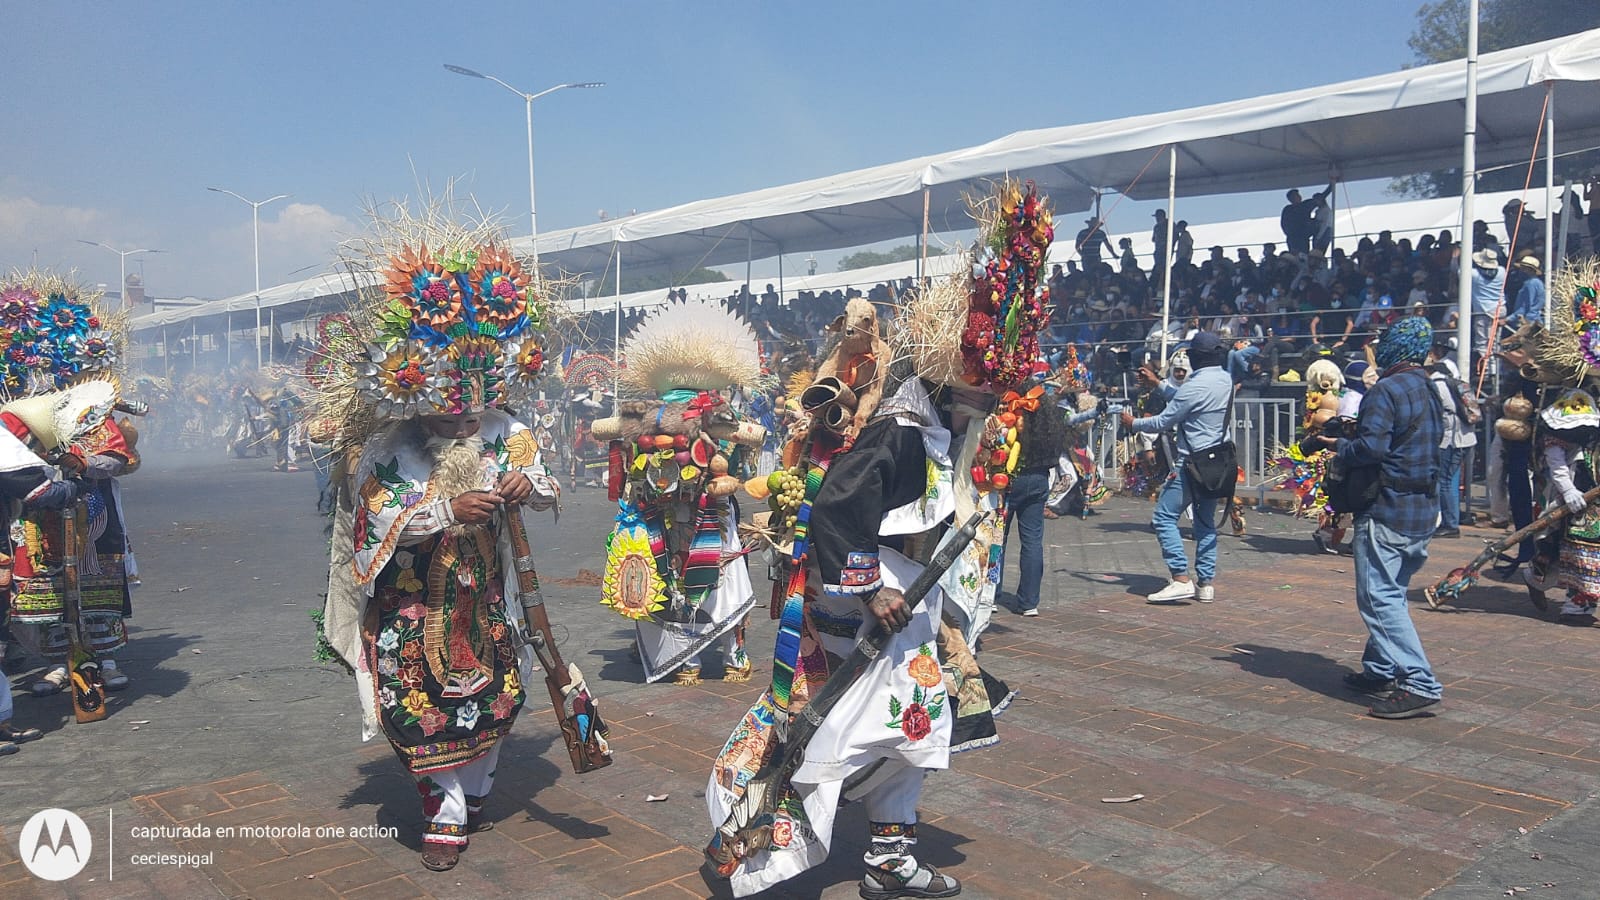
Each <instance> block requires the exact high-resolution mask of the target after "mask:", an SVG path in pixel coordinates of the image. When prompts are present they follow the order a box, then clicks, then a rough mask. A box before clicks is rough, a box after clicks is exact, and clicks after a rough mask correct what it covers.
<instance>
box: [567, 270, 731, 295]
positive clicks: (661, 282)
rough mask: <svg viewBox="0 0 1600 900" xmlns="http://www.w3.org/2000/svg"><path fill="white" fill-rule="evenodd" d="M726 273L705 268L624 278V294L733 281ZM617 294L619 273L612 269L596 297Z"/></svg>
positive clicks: (606, 275)
mask: <svg viewBox="0 0 1600 900" xmlns="http://www.w3.org/2000/svg"><path fill="white" fill-rule="evenodd" d="M732 280H733V279H731V278H729V277H728V276H727V275H726V274H725V273H722V272H719V271H717V270H716V269H707V268H705V267H704V266H702V267H700V268H698V269H694V270H693V271H690V272H684V273H673V274H661V273H658V274H655V275H627V274H624V275H623V276H622V292H623V293H624V294H631V293H634V292H636V291H654V290H666V289H667V288H675V287H683V286H684V285H689V284H712V283H714V282H718V281H732ZM616 292H617V272H616V270H615V269H611V270H609V271H607V272H606V274H605V277H604V278H601V279H600V286H599V287H597V288H595V296H597V297H604V296H606V295H608V294H614V293H616Z"/></svg>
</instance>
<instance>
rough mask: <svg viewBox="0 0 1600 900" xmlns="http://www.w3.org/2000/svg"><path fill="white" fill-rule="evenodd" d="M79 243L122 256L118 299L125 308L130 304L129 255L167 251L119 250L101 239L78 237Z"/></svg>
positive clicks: (145, 249)
mask: <svg viewBox="0 0 1600 900" xmlns="http://www.w3.org/2000/svg"><path fill="white" fill-rule="evenodd" d="M78 243H80V244H88V245H89V246H91V247H104V248H105V249H107V250H110V251H111V252H112V253H115V254H116V255H117V256H119V257H121V266H120V272H121V274H120V275H119V277H120V278H121V279H122V280H121V281H119V282H117V300H118V301H120V302H121V303H122V306H123V308H124V309H126V308H127V306H128V257H130V256H132V255H134V254H135V253H165V252H166V251H164V250H151V249H148V248H144V249H139V250H118V249H117V248H115V247H113V246H111V245H110V244H102V243H100V242H99V241H86V240H84V239H83V238H78Z"/></svg>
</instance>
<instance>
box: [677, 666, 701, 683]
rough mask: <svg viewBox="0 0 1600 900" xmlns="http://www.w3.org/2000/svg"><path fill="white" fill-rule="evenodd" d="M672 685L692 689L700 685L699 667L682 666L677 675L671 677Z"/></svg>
mask: <svg viewBox="0 0 1600 900" xmlns="http://www.w3.org/2000/svg"><path fill="white" fill-rule="evenodd" d="M672 683H673V684H676V685H679V686H681V687H692V686H694V685H697V684H699V683H700V667H699V666H693V667H690V666H684V667H683V668H681V669H679V670H678V674H677V675H674V676H673V677H672Z"/></svg>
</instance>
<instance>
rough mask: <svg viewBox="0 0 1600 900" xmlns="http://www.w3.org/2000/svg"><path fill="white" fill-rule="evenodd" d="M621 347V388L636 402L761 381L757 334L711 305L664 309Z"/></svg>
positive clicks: (681, 303) (697, 303)
mask: <svg viewBox="0 0 1600 900" xmlns="http://www.w3.org/2000/svg"><path fill="white" fill-rule="evenodd" d="M624 346H625V347H626V348H627V356H628V364H627V366H626V367H624V368H623V370H622V385H623V388H624V389H625V390H627V391H629V392H631V393H633V394H636V395H639V396H645V397H660V396H662V395H664V394H666V393H668V392H669V391H673V390H677V389H680V388H697V389H700V390H722V389H724V388H727V387H731V386H733V385H747V384H751V383H752V382H754V381H755V380H756V379H758V378H760V377H761V351H760V348H759V346H758V345H757V343H756V333H755V331H754V330H752V329H751V328H750V325H749V324H748V323H746V322H745V321H744V320H743V319H741V318H739V316H737V315H735V314H734V313H733V312H731V311H729V310H728V309H727V308H725V307H724V306H723V305H722V304H720V303H718V302H716V301H714V300H706V299H697V300H687V301H678V302H674V303H668V304H667V305H666V306H664V307H661V308H660V309H658V310H656V311H655V312H653V313H651V314H650V315H649V316H647V317H646V318H645V320H644V321H643V322H640V323H639V326H638V327H637V328H635V329H634V330H633V333H631V334H629V335H628V339H627V342H626V343H625V345H624Z"/></svg>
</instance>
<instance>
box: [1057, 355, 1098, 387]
mask: <svg viewBox="0 0 1600 900" xmlns="http://www.w3.org/2000/svg"><path fill="white" fill-rule="evenodd" d="M1056 378H1057V382H1058V383H1059V384H1060V386H1061V387H1060V389H1061V392H1062V393H1063V394H1078V393H1082V392H1084V391H1087V390H1089V388H1090V386H1091V385H1092V383H1093V379H1092V378H1091V377H1090V376H1089V367H1088V366H1086V365H1084V364H1083V363H1082V362H1080V361H1079V360H1078V346H1077V345H1076V344H1068V345H1067V355H1066V356H1065V357H1064V358H1063V359H1062V360H1061V369H1060V370H1059V372H1058V374H1057V375H1056Z"/></svg>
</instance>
